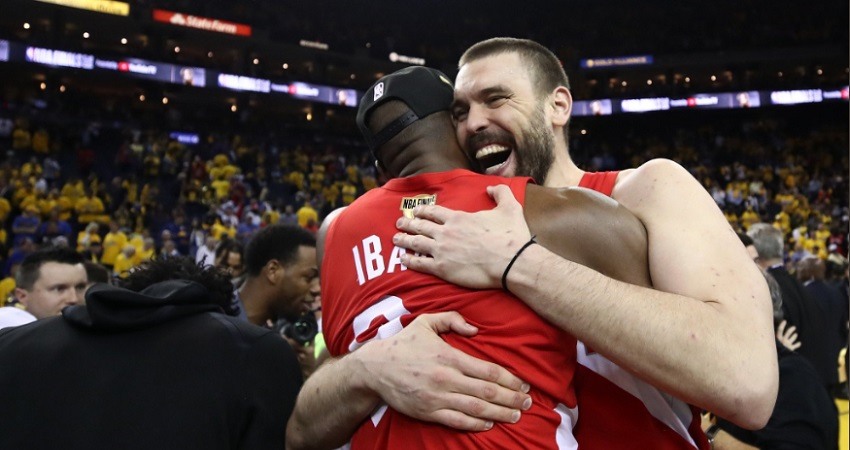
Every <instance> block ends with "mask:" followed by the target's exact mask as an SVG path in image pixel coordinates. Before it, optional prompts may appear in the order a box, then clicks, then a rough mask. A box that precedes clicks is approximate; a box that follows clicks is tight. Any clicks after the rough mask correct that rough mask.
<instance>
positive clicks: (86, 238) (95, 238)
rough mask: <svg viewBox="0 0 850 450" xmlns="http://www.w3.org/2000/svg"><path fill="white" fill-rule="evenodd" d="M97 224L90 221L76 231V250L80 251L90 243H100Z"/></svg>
mask: <svg viewBox="0 0 850 450" xmlns="http://www.w3.org/2000/svg"><path fill="white" fill-rule="evenodd" d="M97 229H98V226H97V224H96V223H90V224H88V226H86V229H85V230H83V231H80V232H79V233H77V251H78V252H82V251H84V250H86V249H87V248H89V246H91V245H92V244H99V243H101V239H100V235H99V234H97Z"/></svg>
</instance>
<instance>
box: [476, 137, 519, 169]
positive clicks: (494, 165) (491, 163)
mask: <svg viewBox="0 0 850 450" xmlns="http://www.w3.org/2000/svg"><path fill="white" fill-rule="evenodd" d="M510 156H511V148H510V147H506V146H504V145H499V144H490V145H488V146H486V147H482V148H481V149H480V150H478V151H477V152H475V159H476V160H478V163H479V164H480V165H481V168H482V169H484V172H486V173H493V172H495V171H498V170H499V168H501V166H502V165H504V164H505V163H506V162H507V161H508V158H509V157H510Z"/></svg>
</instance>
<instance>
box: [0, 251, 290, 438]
mask: <svg viewBox="0 0 850 450" xmlns="http://www.w3.org/2000/svg"><path fill="white" fill-rule="evenodd" d="M232 292H233V287H232V285H231V284H230V281H229V279H228V277H227V275H224V274H223V273H221V272H218V271H217V270H216V269H206V270H205V269H203V268H201V267H199V266H198V265H196V264H195V263H194V262H193V261H191V260H190V259H188V258H168V259H162V260H155V261H150V262H147V263H145V264H144V265H143V266H142V267H141V268H139V269H138V270H136V271H134V272H133V273H132V274H131V275H130V276H129V277H128V278H127V279H126V280H125V282H124V284H123V287H113V286H108V285H102V284H99V285H96V286H94V287H92V288H91V289H90V290H89V291H88V293H87V294H86V300H87V302H86V305H85V306H82V305H80V306H71V307H68V308H65V309H64V310H63V311H62V316H58V317H54V318H49V319H45V320H40V321H38V322H35V323H32V324H28V325H25V326H22V327H18V328H10V329H6V330H3V331H2V332H0V386H3V388H2V389H0V405H2V407H3V411H4V412H5V414H4V415H3V416H4V417H3V420H0V448H3V449H13V448H35V449H48V448H63V449H94V448H122V449H152V448H156V449H187V448H203V449H236V448H239V449H243V448H249V449H267V448H268V449H271V448H278V449H279V448H283V446H284V441H285V426H286V422H287V420H288V418H289V415H290V413H291V412H292V408H293V405H294V402H295V397H296V395H297V393H298V390H299V389H300V386H301V382H302V379H301V374H300V370H299V367H298V362H297V361H296V359H295V355H294V354H293V352H292V350H291V348H290V347H289V345H287V344H286V342H285V341H284V340H283V339H281V337H280V336H279V335H278V334H277V333H275V332H273V331H270V330H266V329H263V328H260V327H256V326H254V325H251V324H248V323H246V322H244V321H242V320H239V319H237V318H236V317H232V316H229V315H226V314H224V312H225V311H227V312H231V313H232V311H229V309H230V306H231V301H232Z"/></svg>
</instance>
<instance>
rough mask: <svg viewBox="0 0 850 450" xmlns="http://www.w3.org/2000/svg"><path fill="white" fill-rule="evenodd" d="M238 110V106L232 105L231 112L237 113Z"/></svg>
mask: <svg viewBox="0 0 850 450" xmlns="http://www.w3.org/2000/svg"><path fill="white" fill-rule="evenodd" d="M237 109H238V108H237V107H236V105H230V111H231V112H236V110H237Z"/></svg>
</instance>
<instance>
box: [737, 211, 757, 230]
mask: <svg viewBox="0 0 850 450" xmlns="http://www.w3.org/2000/svg"><path fill="white" fill-rule="evenodd" d="M758 222H761V217H759V214H758V213H757V212H755V211H753V209H752V208H747V210H746V211H744V212H742V213H741V228H743V229H744V231H746V230H749V229H750V226H751V225H752V224H754V223H758Z"/></svg>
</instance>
